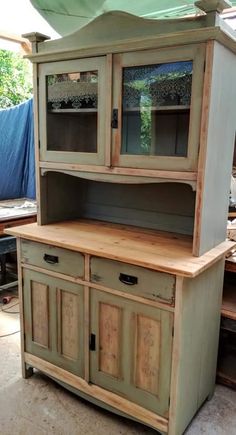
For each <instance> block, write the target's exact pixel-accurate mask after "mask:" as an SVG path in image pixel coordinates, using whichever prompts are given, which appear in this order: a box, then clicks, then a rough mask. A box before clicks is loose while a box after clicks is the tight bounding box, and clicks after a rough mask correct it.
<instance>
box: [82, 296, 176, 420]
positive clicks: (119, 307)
mask: <svg viewBox="0 0 236 435" xmlns="http://www.w3.org/2000/svg"><path fill="white" fill-rule="evenodd" d="M90 309H91V311H90V319H91V340H90V357H91V359H90V379H91V382H92V383H94V384H96V385H99V386H101V387H104V388H106V389H107V390H110V391H113V392H116V393H118V394H119V395H121V396H123V397H125V398H126V399H129V400H131V401H133V402H135V403H137V404H139V405H141V406H143V407H145V408H146V409H149V410H151V411H154V412H156V413H158V414H159V415H162V416H165V417H166V416H168V409H169V394H170V373H171V355H172V328H173V313H171V312H168V311H165V310H162V309H158V308H153V307H151V306H148V305H143V304H141V303H138V302H134V301H130V300H127V299H125V298H123V297H118V296H114V295H111V294H107V293H103V292H101V291H98V290H95V289H91V294H90Z"/></svg>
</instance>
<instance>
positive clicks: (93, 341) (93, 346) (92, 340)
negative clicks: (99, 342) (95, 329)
mask: <svg viewBox="0 0 236 435" xmlns="http://www.w3.org/2000/svg"><path fill="white" fill-rule="evenodd" d="M89 350H96V335H95V334H90V343H89Z"/></svg>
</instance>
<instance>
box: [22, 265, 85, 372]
mask: <svg viewBox="0 0 236 435" xmlns="http://www.w3.org/2000/svg"><path fill="white" fill-rule="evenodd" d="M23 279H24V286H23V303H24V326H25V349H26V352H29V353H32V354H33V355H36V356H38V357H40V358H43V359H45V360H47V361H49V362H51V363H53V364H56V365H58V366H59V367H62V368H64V369H65V370H68V371H70V372H72V373H74V374H77V375H79V376H81V377H83V375H84V356H83V349H84V343H83V341H84V340H83V337H84V327H83V324H84V318H83V317H84V316H83V312H84V309H83V299H84V296H83V286H81V285H78V284H74V283H71V282H68V281H64V280H62V279H57V278H52V277H51V276H48V275H46V274H43V273H38V272H34V271H31V270H26V269H24V271H23Z"/></svg>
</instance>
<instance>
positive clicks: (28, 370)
mask: <svg viewBox="0 0 236 435" xmlns="http://www.w3.org/2000/svg"><path fill="white" fill-rule="evenodd" d="M32 375H33V367H31V366H29V365H28V364H26V363H24V362H23V364H22V376H23V378H24V379H27V378H30V377H31V376H32Z"/></svg>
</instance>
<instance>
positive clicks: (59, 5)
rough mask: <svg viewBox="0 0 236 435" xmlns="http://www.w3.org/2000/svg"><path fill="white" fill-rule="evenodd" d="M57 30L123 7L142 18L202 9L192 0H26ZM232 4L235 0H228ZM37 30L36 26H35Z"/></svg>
mask: <svg viewBox="0 0 236 435" xmlns="http://www.w3.org/2000/svg"><path fill="white" fill-rule="evenodd" d="M30 1H31V3H32V5H33V6H34V7H35V8H36V9H37V11H38V12H39V13H40V14H41V15H42V16H43V18H45V20H46V21H47V22H48V23H49V24H50V25H51V26H52V27H53V28H54V29H55V30H56V31H57V32H58V33H59V34H60V35H63V36H64V35H66V34H69V33H72V32H75V31H76V30H79V29H80V28H81V27H83V26H85V25H86V24H88V23H89V22H90V21H92V20H93V19H94V18H96V17H98V16H99V15H101V14H104V13H105V12H110V11H118V10H119V11H124V12H128V13H130V14H133V15H137V16H140V17H143V18H151V19H156V18H162V19H163V18H179V17H182V16H186V15H191V14H197V13H198V14H199V13H202V11H201V12H200V10H199V9H198V8H196V7H195V6H194V1H193V0H158V1H157V0H142V1H137V0H129V1H127V0H66V1H65V0H30ZM231 3H232V4H233V5H234V6H236V0H231ZM35 30H37V29H35Z"/></svg>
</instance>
